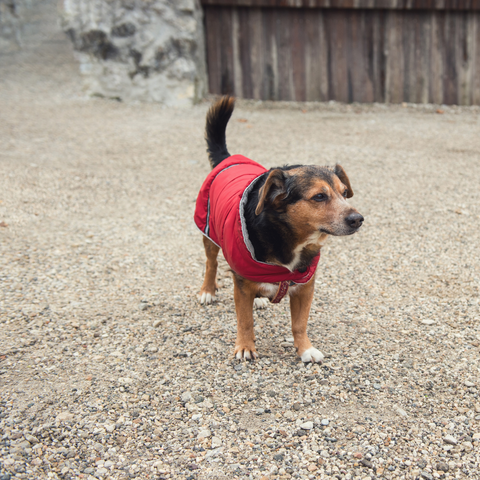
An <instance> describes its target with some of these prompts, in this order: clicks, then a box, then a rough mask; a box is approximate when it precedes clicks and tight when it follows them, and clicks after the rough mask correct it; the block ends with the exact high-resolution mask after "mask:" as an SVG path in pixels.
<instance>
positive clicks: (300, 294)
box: [290, 277, 323, 362]
mask: <svg viewBox="0 0 480 480" xmlns="http://www.w3.org/2000/svg"><path fill="white" fill-rule="evenodd" d="M314 290H315V277H313V278H312V279H311V280H310V281H309V282H308V283H306V284H305V285H298V286H296V287H295V288H294V289H292V293H291V294H290V311H291V315H292V333H293V339H294V345H295V348H296V349H297V353H298V355H299V356H300V358H301V359H302V361H303V362H321V361H322V360H323V354H322V352H320V351H319V350H317V349H316V348H314V347H312V344H311V342H310V340H309V338H308V335H307V322H308V316H309V314H310V306H311V305H312V300H313V292H314Z"/></svg>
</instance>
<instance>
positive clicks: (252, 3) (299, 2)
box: [201, 0, 480, 11]
mask: <svg viewBox="0 0 480 480" xmlns="http://www.w3.org/2000/svg"><path fill="white" fill-rule="evenodd" d="M201 3H202V5H209V6H212V5H217V6H219V5H221V6H230V7H271V8H272V7H276V8H280V7H281V8H334V9H337V8H340V9H374V10H379V9H380V10H384V9H386V10H464V11H465V10H466V11H474V10H480V0H201Z"/></svg>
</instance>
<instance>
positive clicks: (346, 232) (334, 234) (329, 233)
mask: <svg viewBox="0 0 480 480" xmlns="http://www.w3.org/2000/svg"><path fill="white" fill-rule="evenodd" d="M360 228H361V226H360V227H357V228H352V229H351V230H350V229H349V230H348V231H345V230H342V231H340V232H335V231H330V230H327V229H326V228H323V227H322V228H319V231H320V232H321V233H326V234H327V235H332V236H334V237H346V236H348V235H353V234H354V233H357V232H358V231H359V230H360Z"/></svg>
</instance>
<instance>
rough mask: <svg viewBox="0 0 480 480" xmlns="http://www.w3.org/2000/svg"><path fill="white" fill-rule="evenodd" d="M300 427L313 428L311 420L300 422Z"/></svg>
mask: <svg viewBox="0 0 480 480" xmlns="http://www.w3.org/2000/svg"><path fill="white" fill-rule="evenodd" d="M300 428H303V429H304V430H311V429H312V428H313V422H305V423H302V424H301V425H300Z"/></svg>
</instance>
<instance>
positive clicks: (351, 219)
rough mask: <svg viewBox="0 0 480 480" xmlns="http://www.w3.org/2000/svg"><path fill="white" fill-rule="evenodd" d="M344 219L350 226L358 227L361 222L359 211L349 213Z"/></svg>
mask: <svg viewBox="0 0 480 480" xmlns="http://www.w3.org/2000/svg"><path fill="white" fill-rule="evenodd" d="M345 221H346V222H347V224H348V226H349V227H351V228H360V227H361V226H362V223H363V217H362V215H360V214H359V213H351V214H350V215H349V216H348V217H346V218H345Z"/></svg>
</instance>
